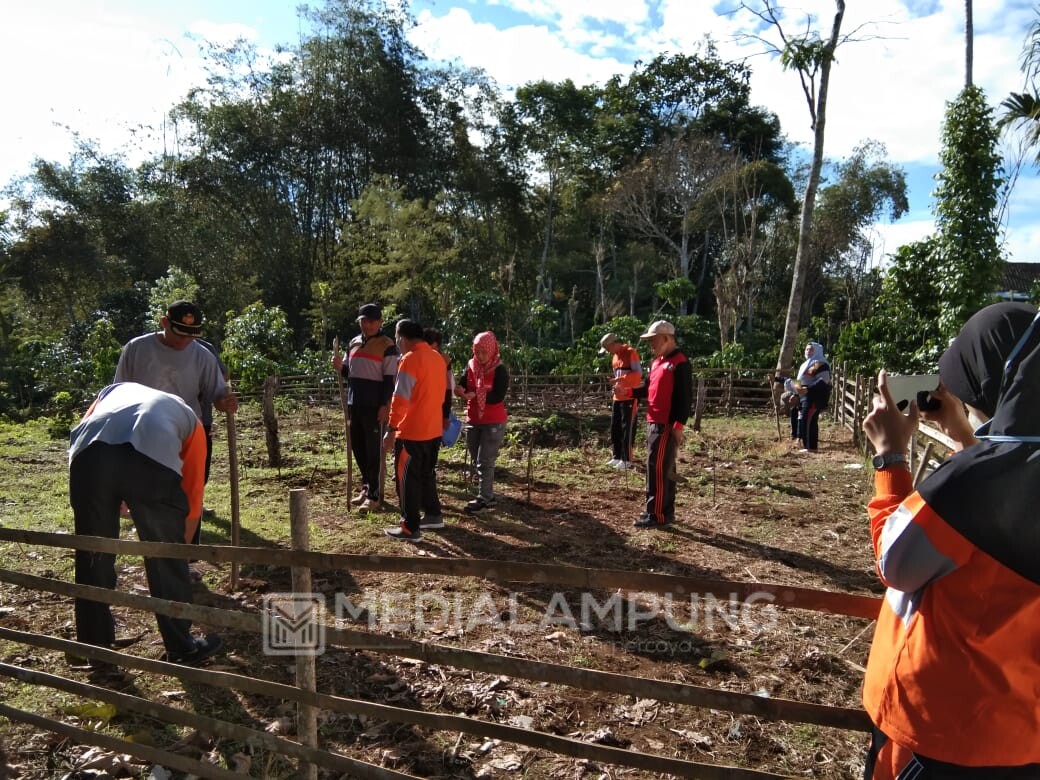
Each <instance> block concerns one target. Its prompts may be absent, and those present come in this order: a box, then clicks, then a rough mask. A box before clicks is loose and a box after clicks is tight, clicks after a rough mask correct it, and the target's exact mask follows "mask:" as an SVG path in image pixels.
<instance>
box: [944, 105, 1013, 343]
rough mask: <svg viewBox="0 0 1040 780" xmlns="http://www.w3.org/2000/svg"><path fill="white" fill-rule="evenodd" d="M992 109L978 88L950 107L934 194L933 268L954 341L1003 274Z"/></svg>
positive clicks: (990, 297) (989, 299)
mask: <svg viewBox="0 0 1040 780" xmlns="http://www.w3.org/2000/svg"><path fill="white" fill-rule="evenodd" d="M997 141H998V133H997V129H996V126H995V124H994V121H993V110H992V109H991V108H990V107H989V105H988V104H987V103H986V98H985V95H984V94H983V92H982V90H981V89H979V88H978V87H966V88H965V89H964V90H963V91H962V92H961V94H960V95H958V97H957V99H956V100H955V101H953V102H952V103H949V104H948V105H947V108H946V118H945V121H944V123H943V131H942V151H941V153H940V162H941V164H942V170H941V171H940V172H939V175H938V182H939V183H938V186H937V187H936V190H935V228H936V238H935V245H934V254H933V257H932V264H933V267H934V271H935V274H936V276H937V277H938V279H939V294H940V297H941V300H942V303H943V306H942V309H941V311H940V313H939V325H940V331H941V333H942V334H943V335H944V336H946V337H952V336H953V335H955V334H956V333H957V331H958V330H960V327H961V325H963V324H964V323H965V322H966V321H967V320H968V318H969V317H970V316H971V315H972V314H974V313H975V312H976V311H978V310H979V309H981V308H982V307H983V306H985V305H986V304H988V303H990V302H992V300H993V293H994V291H995V290H996V289H997V286H998V283H999V281H1000V275H1001V273H1002V271H1003V262H1004V261H1003V257H1002V255H1001V250H1000V220H999V217H998V214H997V207H998V204H999V201H1000V192H1001V188H1002V186H1003V184H1004V178H1003V175H1002V167H1001V158H1000V155H999V153H998V151H997Z"/></svg>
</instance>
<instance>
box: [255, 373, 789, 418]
mask: <svg viewBox="0 0 1040 780" xmlns="http://www.w3.org/2000/svg"><path fill="white" fill-rule="evenodd" d="M693 373H694V383H695V384H696V383H697V382H698V381H699V380H702V381H703V386H704V396H703V408H702V409H701V411H702V412H703V413H708V414H734V413H737V412H757V411H765V410H768V409H770V408H771V406H772V390H771V387H770V377H771V376H772V374H773V371H772V370H771V369H766V368H752V369H734V368H729V369H725V368H718V369H716V368H695V369H694V372H693ZM277 386H278V394H279V395H281V396H284V397H288V398H295V399H298V400H305V401H308V402H310V403H316V404H321V405H328V406H333V405H339V404H340V400H339V399H340V396H339V392H340V391H339V387H338V383H337V382H336V379H335V377H334V376H333V375H331V374H329V375H317V374H308V375H296V376H282V377H277ZM244 397H246V398H250V399H254V400H259V399H260V393H259V392H256V393H247V394H244ZM610 397H611V385H610V375H609V374H606V373H603V374H584V375H582V374H578V375H562V376H555V375H547V374H546V375H535V374H524V373H518V374H514V375H512V376H511V377H510V388H509V394H508V396H507V399H508V400H507V403H508V405H509V409H510V411H511V412H513V413H515V414H520V415H529V414H544V413H546V412H548V413H556V414H582V415H585V414H596V413H605V411H604V410H607V411H609V409H610Z"/></svg>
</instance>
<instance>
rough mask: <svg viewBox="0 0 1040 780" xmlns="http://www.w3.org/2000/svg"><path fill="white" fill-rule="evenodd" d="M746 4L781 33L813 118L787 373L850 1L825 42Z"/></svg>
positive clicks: (770, 8)
mask: <svg viewBox="0 0 1040 780" xmlns="http://www.w3.org/2000/svg"><path fill="white" fill-rule="evenodd" d="M741 6H742V7H743V8H745V9H747V10H749V11H751V13H753V14H754V15H755V16H757V17H758V18H759V19H761V20H762V21H763V22H765V23H767V24H768V25H770V26H771V27H773V28H774V29H775V30H776V33H777V35H778V36H779V37H780V40H781V42H782V46H779V47H777V46H775V45H773V46H772V50H773V51H774V52H775V53H776V54H778V55H779V56H780V62H781V64H782V65H783V66H784V68H785V69H792V70H794V71H796V72H797V73H798V78H799V80H800V81H801V85H802V92H803V94H804V95H805V102H806V104H807V105H808V107H809V116H810V117H811V119H812V128H813V154H812V164H811V166H810V168H809V178H808V180H807V181H806V185H805V194H804V195H803V196H802V213H801V218H800V220H799V225H798V251H797V253H796V255H795V261H794V274H793V276H792V278H791V296H790V299H789V300H788V304H787V318H786V320H785V322H784V337H783V341H782V342H781V344H780V355H779V356H778V357H777V361H776V367H777V370H786V369H787V368H788V367H790V365H791V360H792V358H793V356H794V348H795V343H796V340H797V338H798V320H799V316H800V314H801V309H802V296H803V293H804V290H805V280H806V276H807V273H808V270H809V263H810V249H811V245H810V239H811V228H812V217H813V209H814V208H815V206H816V190H817V188H818V187H819V185H820V172H821V170H822V168H823V144H824V130H825V129H826V124H827V93H828V91H829V89H830V78H831V66H832V65H833V64H834V54H835V51H836V50H837V48H838V46H839V44H840V43H842V41H843V40H844V39H843V38H842V36H841V23H842V20H843V19H844V17H845V0H834V7H835V12H834V19H833V21H832V22H831V29H830V33H829V34H828V37H827V38H826V40H825V39H823V38H822V37H821V36H820V34H819V33H817V32H815V31H809V32H805V33H802V34H801V35H797V36H788V35H787V34H786V33H785V32H784V29H783V25H782V24H781V22H780V17H779V13H778V9H777V6H776V4H775V3H774V2H773V1H772V0H763V2H762V5H761V7H759V8H751V7H750V6H748V5H747V4H745V3H741Z"/></svg>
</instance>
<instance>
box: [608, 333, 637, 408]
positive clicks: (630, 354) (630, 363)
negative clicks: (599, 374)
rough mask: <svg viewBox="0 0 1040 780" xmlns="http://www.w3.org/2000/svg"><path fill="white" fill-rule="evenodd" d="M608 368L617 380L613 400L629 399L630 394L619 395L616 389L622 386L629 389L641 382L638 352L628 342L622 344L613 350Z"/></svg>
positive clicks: (630, 397) (630, 398)
mask: <svg viewBox="0 0 1040 780" xmlns="http://www.w3.org/2000/svg"><path fill="white" fill-rule="evenodd" d="M610 369H611V371H612V372H613V374H614V378H615V379H619V380H621V381H619V382H618V384H617V386H616V387H615V389H614V400H615V401H631V400H632V396H631V394H625V395H624V396H622V395H619V394H618V391H619V390H620V389H621V388H622V387H624V388H628V389H629V390H631V389H632V388H633V387H639V386H640V385H641V384H643V369H642V364H641V363H640V362H639V353H638V352H636V351H635V349H633V348H632V347H630V346H628V344H623V345H622V346H621V349H619V350H618V351H617V352H615V353H614V354H613V355H612V356H611V359H610Z"/></svg>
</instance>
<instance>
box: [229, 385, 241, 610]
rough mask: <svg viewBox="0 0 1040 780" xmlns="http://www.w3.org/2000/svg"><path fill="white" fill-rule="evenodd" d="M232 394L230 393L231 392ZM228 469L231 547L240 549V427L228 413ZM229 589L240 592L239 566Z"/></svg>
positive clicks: (231, 414) (233, 416) (233, 566)
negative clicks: (229, 480) (229, 479)
mask: <svg viewBox="0 0 1040 780" xmlns="http://www.w3.org/2000/svg"><path fill="white" fill-rule="evenodd" d="M229 392H230V391H229ZM227 440H228V469H229V470H230V472H231V474H230V476H231V546H232V547H238V541H239V540H238V535H239V529H240V527H241V523H240V517H239V497H238V427H237V426H236V424H235V413H234V412H228V413H227ZM228 584H229V587H230V589H231V592H232V593H234V592H235V591H236V590H238V564H237V563H232V564H231V579H230V580H229V583H228Z"/></svg>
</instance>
